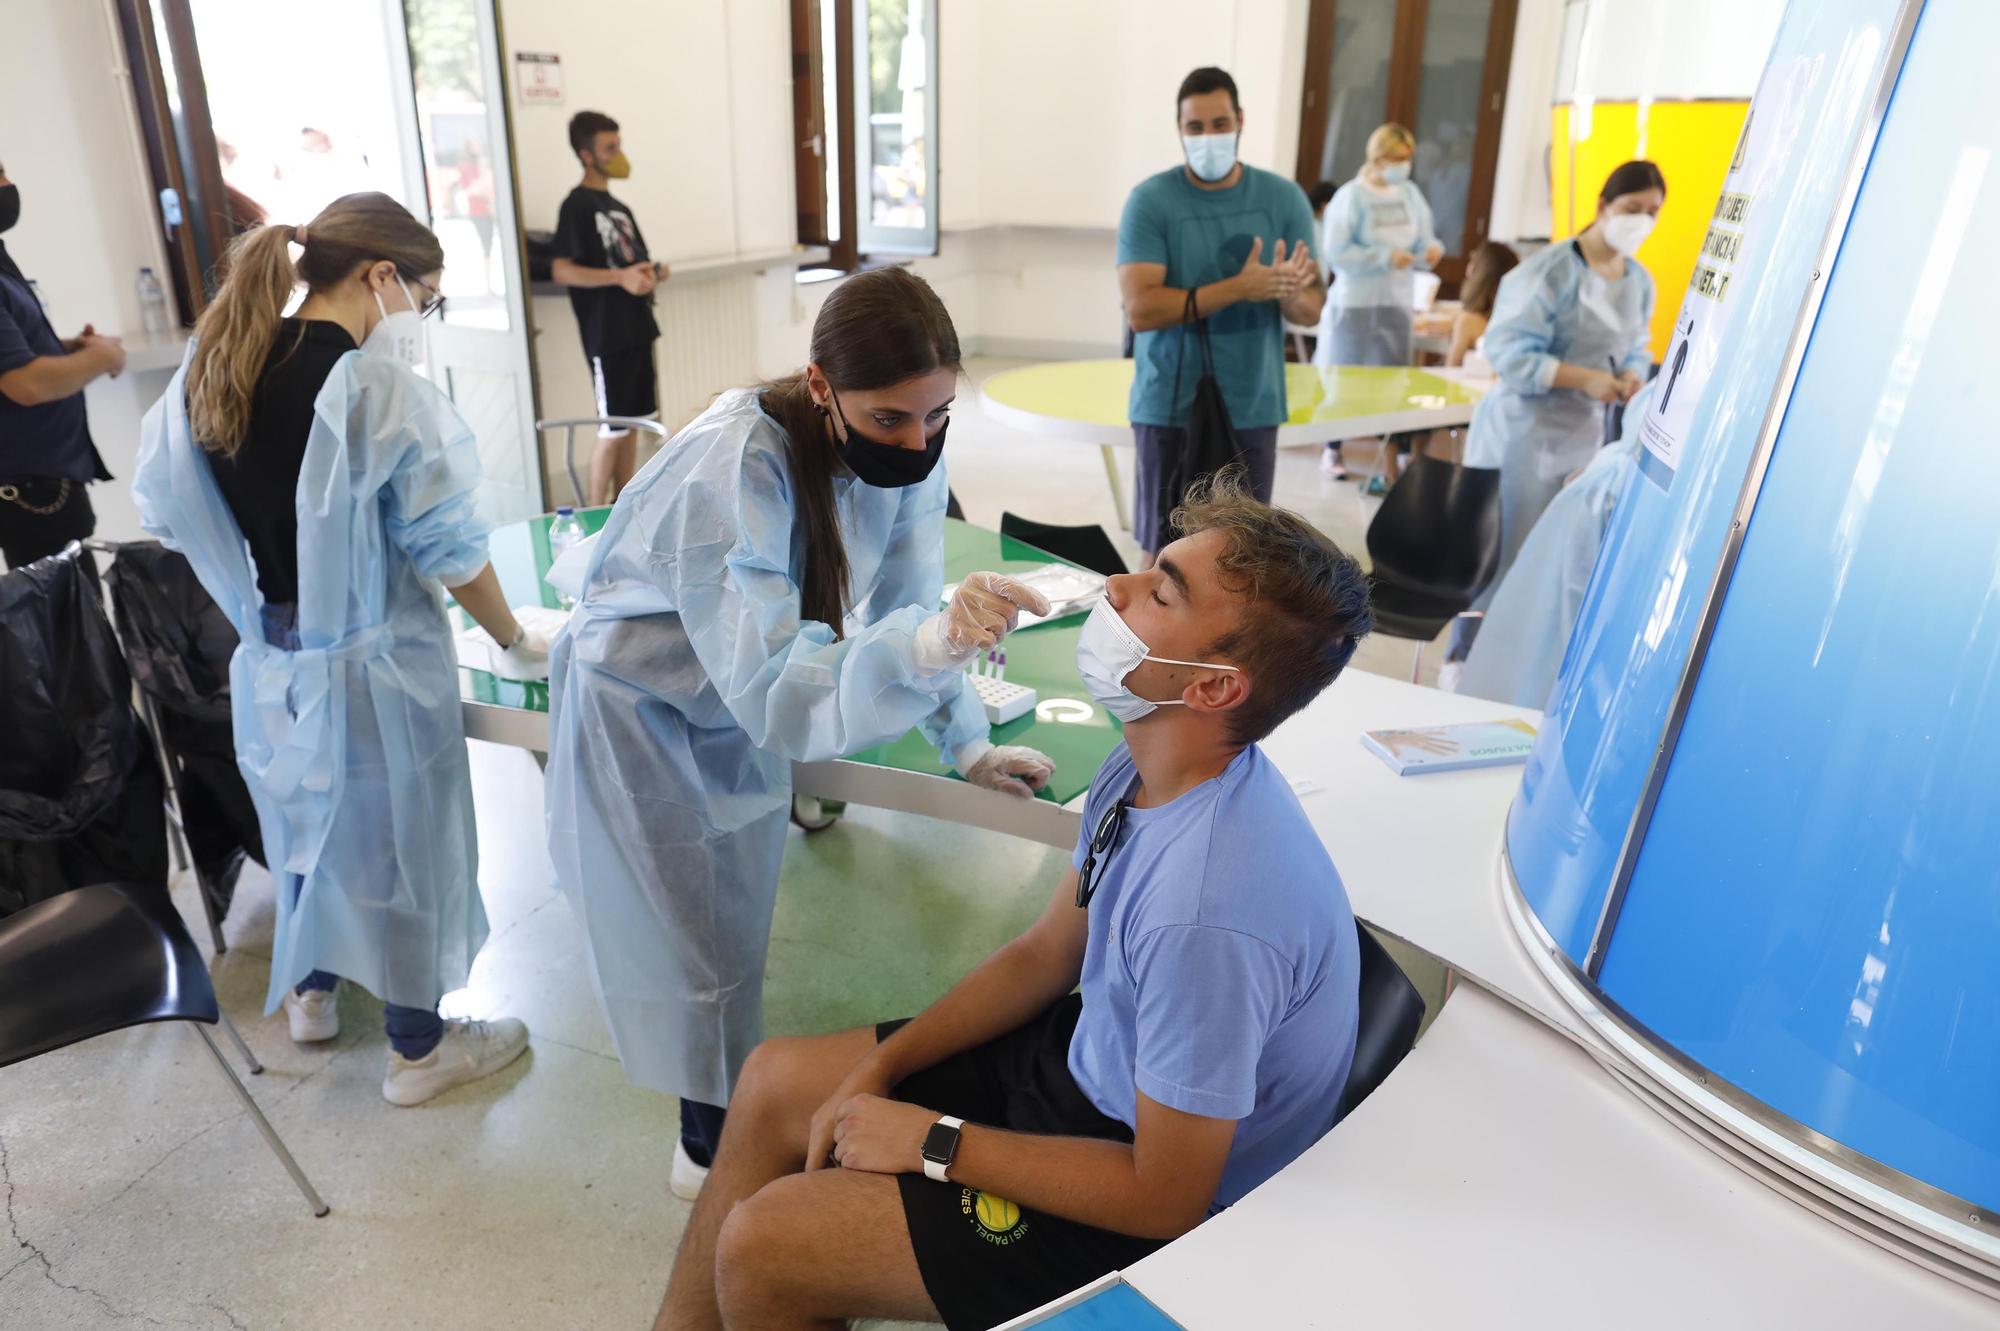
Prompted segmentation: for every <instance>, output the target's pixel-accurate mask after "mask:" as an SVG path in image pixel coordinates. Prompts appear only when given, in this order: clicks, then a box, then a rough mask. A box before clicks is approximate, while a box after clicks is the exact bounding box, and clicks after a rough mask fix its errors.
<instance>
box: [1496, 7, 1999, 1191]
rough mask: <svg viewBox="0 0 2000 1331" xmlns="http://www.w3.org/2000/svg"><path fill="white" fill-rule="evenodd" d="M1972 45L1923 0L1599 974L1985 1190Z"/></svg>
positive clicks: (1994, 119)
mask: <svg viewBox="0 0 2000 1331" xmlns="http://www.w3.org/2000/svg"><path fill="white" fill-rule="evenodd" d="M1802 8H1806V6H1801V5H1794V6H1793V7H1792V13H1793V14H1794V15H1796V14H1798V12H1799V11H1800V10H1801V9H1802ZM1812 8H1814V9H1818V8H1819V7H1818V6H1812ZM1996 50H2000V4H1993V3H1991V0H1930V3H1929V5H1928V6H1927V7H1926V8H1925V10H1924V12H1923V16H1922V18H1921V20H1920V21H1919V23H1918V25H1917V29H1916V35H1915V38H1914V40H1913V42H1912V44H1911V47H1910V52H1909V57H1908V59H1907V61H1906V62H1905V64H1904V66H1903V70H1902V73H1901V76H1900V78H1899V80H1898V82H1897V84H1896V92H1895V96H1894V100H1893V101H1892V102H1891V104H1890V109H1889V114H1888V118H1887V120H1886V122H1885V123H1884V125H1883V129H1882V133H1881V137H1880V138H1879V140H1878V142H1877V144H1876V148H1875V151H1874V155H1873V157H1872V159H1871V162H1870V166H1869V170H1868V175H1867V178H1866V180H1865V182H1864V184H1863V187H1862V191H1861V195H1860V199H1859V202H1858V204H1857V206H1856V210H1855V213H1854V216H1853V218H1852V221H1851V223H1850V226H1849V228H1848V231H1847V234H1846V236H1845V238H1844V240H1843V242H1842V244H1841V249H1840V253H1839V258H1838V260H1837V262H1836V263H1835V265H1834V267H1833V269H1832V271H1831V274H1830V277H1829V286H1828V290H1827V295H1826V301H1825V304H1824V305H1823V306H1822V308H1821V310H1820V313H1819V317H1818V321H1817V323H1816V325H1815V327H1814V331H1813V336H1812V340H1811V343H1810V344H1809V347H1808V350H1807V355H1806V358H1805V361H1804V364H1803V366H1802V369H1801V372H1800V377H1799V379H1798V382H1797V385H1796V388H1795V390H1794V392H1793V394H1792V396H1791V400H1790V404H1789V406H1788V408H1787V410H1786V414H1785V417H1784V422H1783V426H1782V429H1781V430H1780V432H1779V435H1778V438H1777V441H1776V445H1775V449H1774V452H1773V455H1772V460H1771V465H1770V469H1769V472H1768V473H1767V476H1766V479H1765V483H1764V487H1763V490H1762V493H1761V495H1760V497H1759V500H1758V503H1757V507H1756V510H1755V513H1754V516H1753V518H1752V521H1751V523H1750V526H1749V528H1748V532H1747V535H1746V538H1745V542H1744V547H1743V552H1742V559H1741V562H1740V563H1739V565H1738V567H1737V569H1736V573H1735V577H1734V580H1733V582H1732V584H1731V585H1730V587H1729V589H1728V594H1727V597H1726V599H1725V601H1724V603H1723V608H1722V613H1721V617H1720V620H1719V621H1718V623H1717V626H1716V632H1715V636H1714V639H1713V642H1712V644H1711V647H1710V650H1709V652H1708V655H1707V657H1706V659H1705V661H1704V662H1703V665H1702V669H1701V672H1700V676H1699V679H1698V681H1697V684H1696V687H1695V690H1694V693H1693V697H1692V701H1691V704H1690V710H1689V713H1688V716H1687V720H1686V724H1685V726H1684V728H1683V730H1682V733H1681V737H1680V741H1679V745H1678V748H1677V749H1676V750H1675V752H1674V754H1673V757H1672V761H1671V764H1670V766H1669V768H1668V771H1667V776H1666V780H1665V784H1664V786H1663V787H1662V789H1661V793H1660V799H1659V803H1658V806H1657V808H1656V810H1655V812H1654V816H1653V818H1652V821H1651V824H1650V826H1649V827H1648V829H1647V830H1646V834H1645V838H1644V841H1643V844H1642V846H1641V849H1640V853H1639V858H1638V862H1637V867H1636V871H1635V874H1634V877H1633V880H1632V884H1631V890H1630V894H1629V897H1628V898H1627V900H1626V903H1625V907H1624V910H1623V912H1622V914H1621V915H1620V917H1619V919H1618V923H1617V929H1616V932H1615V933H1614V935H1613V936H1612V940H1611V944H1610V949H1609V952H1608V955H1607V959H1606V962H1605V966H1604V969H1603V972H1602V974H1601V976H1600V977H1599V982H1600V984H1601V986H1602V988H1603V990H1604V991H1605V993H1606V994H1608V995H1609V996H1610V997H1611V998H1612V999H1614V1000H1615V1001H1616V1002H1617V1003H1618V1004H1620V1005H1621V1006H1622V1007H1624V1008H1625V1009H1626V1010H1627V1011H1628V1012H1630V1013H1631V1014H1632V1015H1633V1016H1634V1017H1635V1018H1636V1019H1637V1020H1639V1021H1640V1022H1642V1023H1644V1024H1645V1025H1646V1026H1647V1027H1648V1028H1650V1029H1651V1030H1652V1031H1653V1032H1654V1033H1655V1034H1656V1035H1658V1036H1659V1037H1661V1038H1662V1039H1663V1040H1664V1041H1665V1042H1666V1043H1668V1044H1670V1045H1672V1046H1673V1047H1674V1048H1676V1049H1678V1050H1680V1051H1681V1052H1682V1053H1683V1054H1685V1055H1687V1056H1689V1057H1691V1058H1693V1059H1695V1060H1696V1061H1698V1062H1700V1063H1701V1064H1703V1065H1705V1066H1706V1067H1707V1068H1709V1069H1710V1070H1711V1071H1713V1072H1714V1073H1716V1074H1718V1075H1720V1076H1721V1077H1722V1078H1724V1079H1725V1080H1727V1081H1728V1082H1730V1083H1732V1084H1734V1085H1735V1086H1736V1087H1738V1088H1740V1089H1741V1090H1743V1091H1745V1092H1747V1093H1749V1094H1750V1095H1752V1096H1755V1097H1756V1098H1758V1099H1760V1100H1762V1101H1764V1102H1765V1103H1767V1104H1769V1105H1771V1106H1772V1107H1774V1108H1776V1109H1777V1110H1779V1111H1780V1112H1782V1113H1783V1114H1785V1115H1788V1116H1789V1117H1791V1118H1793V1119H1795V1120H1797V1121H1798V1122H1799V1123H1801V1124H1803V1125H1805V1126H1806V1127H1808V1128H1811V1129H1814V1130H1816V1131H1817V1132H1819V1133H1822V1134H1824V1135H1825V1136H1827V1137H1830V1138H1832V1139H1833V1140H1834V1141H1836V1142H1838V1143H1840V1144H1841V1145H1843V1146H1845V1147H1847V1148H1849V1149H1851V1150H1853V1151H1855V1152H1858V1153H1860V1154H1862V1155H1864V1156H1867V1157H1870V1158H1872V1159H1874V1160H1876V1161H1880V1162H1882V1163H1883V1164H1886V1165H1888V1166H1890V1167H1891V1168H1893V1169H1896V1170H1899V1171H1902V1172H1903V1173H1905V1174H1908V1175H1910V1176H1912V1177H1914V1178H1915V1179H1917V1180H1920V1181H1921V1182H1922V1183H1924V1184H1927V1185H1929V1186H1931V1187H1933V1188H1937V1189H1941V1190H1942V1191H1944V1192H1946V1193H1949V1194H1952V1195H1954V1196H1957V1197H1961V1198H1965V1199H1967V1200H1969V1201H1972V1202H1974V1203H1976V1204H1978V1205H1980V1206H1982V1207H1986V1208H1988V1209H1993V1210H2000V821H1996V818H1995V814H1994V803H1995V799H1996V793H2000V440H1996V429H2000V367H1996V364H1995V352H1996V348H2000V342H1996V340H1995V338H1994V336H1993V332H1992V329H1993V320H1994V317H1995V311H1996V310H2000V255H1996V252H1995V240H1996V238H2000V115H1996V114H1995V112H1994V110H1993V106H1992V92H1991V85H1990V84H1989V83H1988V82H1987V80H1989V79H1990V78H1992V69H1993V53H1994V52H1995V51H1996ZM1724 451H1729V452H1734V451H1735V447H1734V445H1733V441H1732V446H1731V447H1730V448H1729V449H1728V450H1724ZM1682 479H1687V478H1685V477H1684V478H1682ZM1655 502H1657V501H1655ZM1621 516H1624V515H1621ZM1636 520H1637V519H1636V518H1634V519H1633V521H1636ZM1628 525H1631V523H1628ZM1668 557H1669V558H1673V557H1677V556H1674V555H1673V554H1672V553H1671V552H1669V554H1668ZM1689 558H1690V559H1691V561H1692V567H1693V568H1694V569H1695V570H1696V572H1695V573H1694V574H1691V576H1699V575H1705V573H1706V570H1707V569H1708V567H1709V564H1710V562H1712V561H1707V560H1705V559H1701V558H1696V557H1695V556H1694V555H1692V554H1690V556H1689ZM1634 562H1635V563H1636V564H1638V565H1640V566H1642V569H1643V570H1644V571H1646V572H1647V573H1648V576H1649V578H1650V579H1651V580H1655V581H1656V580H1657V579H1658V578H1659V577H1660V576H1661V574H1660V572H1659V570H1658V568H1657V564H1658V561H1657V560H1654V561H1648V560H1643V559H1642V560H1635V561H1634ZM1617 572H1618V573H1620V574H1622V573H1623V572H1624V570H1623V569H1620V570H1617ZM1619 581H1621V582H1624V581H1625V580H1624V579H1619ZM1626 585H1628V587H1629V583H1627V584H1626ZM1627 594H1628V595H1631V596H1633V597H1635V598H1636V599H1638V600H1640V601H1643V600H1644V599H1645V597H1646V595H1647V591H1646V583H1644V582H1642V583H1640V584H1639V586H1638V587H1637V588H1633V589H1629V590H1628V591H1627ZM1641 608H1643V607H1641ZM1631 622H1632V619H1631V616H1630V615H1627V616H1625V617H1624V619H1623V620H1621V625H1622V627H1618V628H1617V632H1618V633H1624V634H1628V635H1629V634H1631V633H1632V632H1633V629H1632V627H1631ZM1640 622H1642V623H1643V616H1642V617H1641V620H1640ZM1603 641H1611V642H1616V641H1617V636H1616V634H1615V633H1614V632H1612V631H1611V629H1610V628H1602V629H1599V630H1598V631H1597V633H1596V634H1595V636H1594V637H1593V638H1592V639H1591V640H1590V641H1589V642H1588V643H1586V650H1587V649H1588V648H1589V647H1590V646H1592V645H1595V644H1597V643H1600V642H1603ZM1610 655H1611V657H1612V659H1610V660H1608V661H1605V662H1602V663H1592V668H1593V669H1594V670H1596V671H1597V672H1598V673H1599V674H1600V675H1603V674H1608V673H1609V672H1613V671H1617V670H1619V669H1623V668H1625V667H1626V665H1627V662H1628V660H1629V655H1630V654H1629V653H1626V652H1623V651H1616V652H1613V653H1611V654H1610ZM1575 673H1582V672H1575ZM1651 684H1652V681H1651V680H1650V678H1649V679H1648V680H1647V682H1646V686H1647V687H1648V688H1649V689H1650V687H1651ZM1553 729H1554V728H1552V730H1553ZM1632 761H1635V762H1636V761H1637V760H1636V759H1633V760H1632ZM1640 765H1643V764H1640ZM1545 780H1546V778H1545ZM1621 798H1629V797H1627V796H1624V795H1623V794H1622V792H1621ZM1527 812H1528V813H1529V814H1533V813H1535V812H1536V809H1535V808H1534V806H1529V807H1528V809H1527ZM1515 821H1516V825H1517V828H1518V826H1519V824H1520V823H1521V821H1522V820H1521V817H1520V816H1518V815H1517V817H1516V820H1515ZM1620 830H1622V829H1620ZM1614 840H1615V839H1614ZM1570 937H1574V935H1573V934H1571V935H1570ZM1960 1218H1961V1219H1962V1218H1963V1217H1962V1216H1961V1217H1960Z"/></svg>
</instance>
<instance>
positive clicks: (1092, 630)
mask: <svg viewBox="0 0 2000 1331" xmlns="http://www.w3.org/2000/svg"><path fill="white" fill-rule="evenodd" d="M1141 661H1157V662H1159V663H1160V664H1161V665H1177V666H1193V667H1194V668H1195V669H1197V670H1234V669H1236V667H1235V666H1233V665H1223V664H1221V663H1220V662H1217V661H1176V660H1174V659H1173V658H1172V657H1169V656H1154V655H1152V654H1151V653H1150V652H1149V651H1148V650H1147V649H1146V644H1145V642H1144V640H1143V639H1141V638H1140V637H1139V635H1138V634H1136V633H1134V632H1133V631H1132V626H1131V625H1130V624H1127V623H1126V622H1125V620H1124V618H1123V617H1122V616H1120V615H1119V613H1118V612H1117V611H1116V610H1113V609H1112V608H1111V602H1110V600H1109V599H1108V598H1106V599H1101V600H1099V601H1098V602H1097V604H1096V605H1093V606H1091V607H1090V618H1088V619H1086V620H1084V621H1083V630H1082V632H1080V633H1078V634H1077V638H1076V673H1077V674H1079V675H1082V676H1083V686H1084V687H1085V688H1086V689H1088V690H1090V696H1091V697H1092V698H1094V699H1096V700H1097V705H1098V706H1099V707H1102V708H1103V709H1104V710H1105V711H1107V712H1109V713H1111V714H1112V715H1113V716H1115V717H1117V718H1118V719H1119V720H1120V721H1137V720H1138V719H1139V718H1140V717H1142V716H1144V715H1146V714H1147V713H1148V712H1150V711H1152V710H1153V709H1154V708H1155V707H1171V706H1173V705H1174V704H1175V703H1179V704H1181V705H1183V706H1185V705H1186V703H1187V700H1186V699H1185V698H1168V699H1167V700H1166V701H1164V702H1149V701H1148V700H1146V699H1144V698H1141V697H1140V696H1139V695H1137V694H1136V693H1133V692H1132V691H1131V690H1130V689H1128V688H1126V687H1125V676H1127V675H1129V674H1131V673H1132V672H1133V671H1134V670H1137V669H1138V668H1139V663H1140V662H1141Z"/></svg>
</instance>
